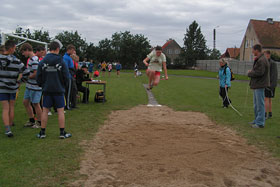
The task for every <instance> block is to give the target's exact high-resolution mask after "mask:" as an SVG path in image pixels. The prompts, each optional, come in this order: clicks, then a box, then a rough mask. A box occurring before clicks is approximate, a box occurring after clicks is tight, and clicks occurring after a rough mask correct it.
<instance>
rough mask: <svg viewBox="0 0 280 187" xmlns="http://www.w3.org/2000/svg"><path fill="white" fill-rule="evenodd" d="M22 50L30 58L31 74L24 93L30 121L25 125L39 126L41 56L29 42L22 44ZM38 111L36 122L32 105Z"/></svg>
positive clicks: (24, 102) (40, 113)
mask: <svg viewBox="0 0 280 187" xmlns="http://www.w3.org/2000/svg"><path fill="white" fill-rule="evenodd" d="M20 51H21V53H22V55H24V56H25V57H26V58H29V63H28V66H27V68H28V70H29V71H30V75H29V77H28V80H27V83H26V89H25V93H24V100H23V105H24V107H25V109H26V112H27V115H28V117H29V121H28V122H27V123H26V124H25V125H24V126H25V127H32V128H39V127H40V126H41V115H42V109H41V106H40V101H41V96H42V88H41V87H40V86H38V84H37V81H36V73H37V69H38V64H39V58H38V57H37V56H35V54H34V52H33V48H32V46H31V45H30V44H29V43H25V44H23V45H22V46H21V48H20ZM31 105H33V107H34V109H35V111H36V117H37V122H35V115H34V112H33V109H32V106H31Z"/></svg>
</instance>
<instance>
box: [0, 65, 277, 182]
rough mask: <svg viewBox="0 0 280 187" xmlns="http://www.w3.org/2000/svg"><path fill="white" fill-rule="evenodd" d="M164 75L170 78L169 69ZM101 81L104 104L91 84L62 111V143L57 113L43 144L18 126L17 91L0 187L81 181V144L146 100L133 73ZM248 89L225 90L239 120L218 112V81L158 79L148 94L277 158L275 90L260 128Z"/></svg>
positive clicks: (1, 153) (0, 138) (1, 150)
mask: <svg viewBox="0 0 280 187" xmlns="http://www.w3.org/2000/svg"><path fill="white" fill-rule="evenodd" d="M176 72H177V70H176ZM180 73H184V72H183V71H180ZM185 73H186V74H189V72H188V71H187V72H185ZM192 73H193V74H195V73H196V74H201V72H195V71H193V72H192ZM169 74H172V70H170V71H169ZM204 74H207V72H204ZM101 79H102V80H106V81H107V100H108V101H107V102H106V103H105V104H102V103H94V102H93V95H94V92H95V91H96V90H97V89H99V88H102V87H98V86H96V85H93V86H91V98H90V103H89V104H79V105H78V107H79V109H76V110H72V111H67V113H66V131H69V132H71V133H72V134H73V137H72V138H70V139H65V140H60V139H58V136H59V129H58V124H57V115H56V114H54V115H53V116H51V117H50V118H49V122H48V126H47V130H46V133H47V138H46V139H44V140H39V139H37V138H36V134H37V133H38V132H39V130H38V129H29V128H23V124H24V123H25V122H26V121H27V120H28V118H27V116H26V112H25V110H24V107H23V104H22V100H23V93H24V87H22V89H21V92H20V97H19V98H18V100H17V103H16V113H15V114H16V115H15V123H16V126H15V127H13V128H12V130H13V132H14V134H15V137H14V138H11V139H8V138H7V137H6V136H5V135H4V127H3V124H2V122H1V126H2V127H1V128H0V129H1V130H0V186H32V185H33V186H67V184H69V183H70V182H71V181H75V180H76V179H77V178H79V177H83V176H79V175H78V174H77V171H78V170H79V163H80V159H81V156H82V155H83V153H84V151H85V150H86V148H84V147H83V146H82V142H83V141H86V140H90V139H92V138H93V137H94V135H95V133H96V132H97V131H98V128H99V127H100V125H102V124H103V122H104V120H106V119H107V117H108V115H109V114H110V113H111V112H112V111H113V110H123V109H129V108H131V107H133V106H137V105H140V104H147V102H148V100H147V96H146V92H145V90H144V88H143V86H142V84H143V83H147V78H146V76H142V77H138V78H134V76H133V74H130V73H123V74H121V77H120V78H117V77H116V76H115V72H113V74H112V76H111V77H106V78H101ZM247 88H248V83H247V82H233V83H232V89H231V90H230V92H229V94H230V98H231V99H232V102H233V105H234V106H235V107H236V108H237V109H238V110H239V111H240V112H241V113H243V115H244V116H243V117H240V116H238V115H237V114H236V113H235V112H234V111H233V110H232V109H222V108H221V99H220V98H219V97H218V80H209V79H200V78H185V77H177V76H170V77H169V80H168V81H161V83H160V84H159V86H158V87H156V88H154V89H153V93H154V95H155V97H156V99H157V100H158V102H159V103H160V104H162V105H167V106H169V107H171V108H173V109H175V110H181V111H199V112H204V113H206V114H207V115H208V116H209V117H210V118H211V119H212V120H214V121H215V122H216V123H217V124H220V125H225V126H228V127H231V128H233V129H235V130H237V132H238V133H239V134H240V135H242V136H244V137H246V138H247V139H248V140H249V142H250V143H252V144H255V145H258V146H260V147H262V148H263V149H266V150H269V151H270V152H271V153H273V155H275V156H276V157H280V140H279V139H276V138H275V137H276V136H277V135H280V124H279V120H280V115H279V113H280V103H279V97H278V96H279V95H280V92H279V90H277V93H276V98H275V100H274V105H273V114H274V117H273V118H272V119H270V120H268V122H267V124H266V127H265V128H264V129H251V128H250V127H249V125H248V124H247V123H248V122H249V121H251V120H252V119H253V116H254V114H253V104H252V91H251V90H249V92H248V93H249V94H248V96H247ZM246 100H247V102H246Z"/></svg>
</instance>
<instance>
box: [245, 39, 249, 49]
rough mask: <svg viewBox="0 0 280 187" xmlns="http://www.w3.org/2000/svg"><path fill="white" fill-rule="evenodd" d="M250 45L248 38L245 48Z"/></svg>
mask: <svg viewBox="0 0 280 187" xmlns="http://www.w3.org/2000/svg"><path fill="white" fill-rule="evenodd" d="M248 47H249V41H248V40H246V42H245V48H248Z"/></svg>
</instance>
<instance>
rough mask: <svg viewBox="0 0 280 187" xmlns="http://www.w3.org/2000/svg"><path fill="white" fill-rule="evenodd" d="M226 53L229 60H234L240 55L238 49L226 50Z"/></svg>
mask: <svg viewBox="0 0 280 187" xmlns="http://www.w3.org/2000/svg"><path fill="white" fill-rule="evenodd" d="M227 52H228V53H229V57H230V58H236V57H238V55H239V53H240V48H227Z"/></svg>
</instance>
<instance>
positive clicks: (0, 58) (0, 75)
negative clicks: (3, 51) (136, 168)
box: [0, 55, 29, 93]
mask: <svg viewBox="0 0 280 187" xmlns="http://www.w3.org/2000/svg"><path fill="white" fill-rule="evenodd" d="M20 73H22V78H21V79H20V80H19V81H18V77H19V74H20ZM28 76H29V70H28V69H26V67H25V65H24V64H23V63H22V62H21V61H20V60H19V59H17V58H16V57H15V56H13V55H0V93H16V92H17V89H18V88H19V83H21V82H26V81H27V79H28Z"/></svg>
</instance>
